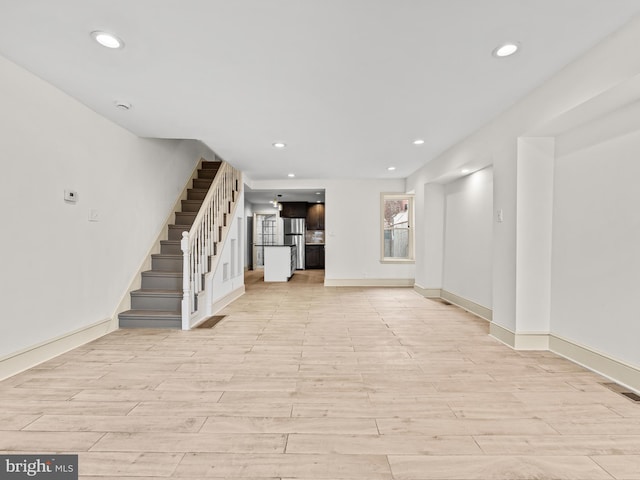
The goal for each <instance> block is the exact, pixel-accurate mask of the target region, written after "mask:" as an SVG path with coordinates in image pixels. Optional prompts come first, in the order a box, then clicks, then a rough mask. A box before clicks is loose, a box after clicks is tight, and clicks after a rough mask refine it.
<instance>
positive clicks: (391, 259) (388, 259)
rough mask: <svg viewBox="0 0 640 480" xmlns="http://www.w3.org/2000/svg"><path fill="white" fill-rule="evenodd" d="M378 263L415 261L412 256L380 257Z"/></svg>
mask: <svg viewBox="0 0 640 480" xmlns="http://www.w3.org/2000/svg"><path fill="white" fill-rule="evenodd" d="M380 263H409V264H410V263H416V261H415V260H414V259H413V258H382V259H380Z"/></svg>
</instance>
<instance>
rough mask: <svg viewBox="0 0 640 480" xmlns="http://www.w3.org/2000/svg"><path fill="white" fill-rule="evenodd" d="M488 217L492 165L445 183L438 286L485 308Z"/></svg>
mask: <svg viewBox="0 0 640 480" xmlns="http://www.w3.org/2000/svg"><path fill="white" fill-rule="evenodd" d="M492 220H493V169H492V168H490V167H489V168H485V169H483V170H480V171H478V172H475V173H473V174H471V175H467V176H465V177H462V178H460V179H459V180H456V181H454V182H451V183H449V184H447V185H446V187H445V230H444V269H443V281H442V288H443V289H444V290H446V291H447V292H450V293H453V294H455V295H457V296H459V297H462V298H464V299H466V300H471V301H472V302H475V303H477V304H478V305H481V306H483V307H486V308H489V309H490V308H491V286H492V281H491V280H492V272H491V266H492V265H491V250H492V248H493V242H492V239H493V238H492V237H493V221H492Z"/></svg>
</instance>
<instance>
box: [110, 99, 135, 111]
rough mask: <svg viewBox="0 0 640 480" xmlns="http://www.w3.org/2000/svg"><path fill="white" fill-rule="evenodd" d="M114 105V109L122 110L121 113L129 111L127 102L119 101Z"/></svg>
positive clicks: (129, 107) (129, 106)
mask: <svg viewBox="0 0 640 480" xmlns="http://www.w3.org/2000/svg"><path fill="white" fill-rule="evenodd" d="M114 105H115V106H116V108H117V109H118V110H122V111H125V112H126V111H127V110H131V104H130V103H128V102H120V101H116V102H115V103H114Z"/></svg>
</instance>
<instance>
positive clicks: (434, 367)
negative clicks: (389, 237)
mask: <svg viewBox="0 0 640 480" xmlns="http://www.w3.org/2000/svg"><path fill="white" fill-rule="evenodd" d="M322 274H323V272H322V271H306V272H299V273H296V275H294V277H293V279H292V280H291V281H290V282H288V283H282V284H281V283H278V284H275V283H270V284H265V283H264V282H262V280H261V278H260V273H259V272H250V273H249V274H248V275H247V283H246V285H247V293H246V295H244V296H243V297H242V298H240V299H239V300H237V301H236V302H234V303H233V304H232V305H230V306H229V307H227V308H226V309H225V310H224V311H223V312H222V313H223V314H225V315H226V318H225V319H224V320H222V321H221V322H220V323H218V324H217V325H216V326H215V327H214V328H212V329H196V330H193V331H190V332H182V331H175V330H119V331H117V332H114V333H112V334H110V335H107V336H105V337H103V338H101V339H99V340H97V341H94V342H92V343H90V344H88V345H85V346H83V347H81V348H77V349H75V350H73V351H71V352H69V353H67V354H64V355H62V356H59V357H57V358H55V359H53V360H51V361H49V362H46V363H44V364H42V365H40V366H38V367H36V368H32V369H31V370H29V371H27V372H24V373H22V374H19V375H16V376H15V377H12V378H10V379H7V380H5V381H3V382H0V451H2V452H4V453H7V452H8V453H17V452H21V453H27V452H33V453H53V452H57V453H78V454H79V469H80V478H83V479H90V478H96V479H97V478H100V479H107V478H109V479H119V480H127V479H134V478H135V479H140V478H145V479H161V478H162V479H165V478H177V479H206V478H218V479H222V478H225V479H243V480H250V479H252V480H258V479H300V480H330V479H344V480H390V479H414V480H428V479H430V480H444V479H449V480H453V479H455V480H471V479H479V480H490V479H501V480H524V479H535V480H543V479H573V480H599V479H620V480H622V479H626V480H639V479H640V405H638V404H635V403H633V402H632V401H630V400H628V399H626V398H624V397H622V396H620V395H619V394H616V393H614V392H612V391H611V390H609V389H608V388H605V387H604V386H602V385H601V382H605V381H606V380H604V379H603V378H601V377H599V376H598V375H595V374H593V373H590V372H588V371H586V370H584V369H583V368H581V367H579V366H577V365H575V364H573V363H571V362H569V361H567V360H564V359H562V358H559V357H558V356H556V355H553V354H551V353H548V352H516V351H513V350H511V349H509V348H508V347H506V346H504V345H502V344H501V343H499V342H498V341H496V340H495V339H493V338H491V337H489V336H488V324H487V323H486V322H485V321H483V320H480V319H478V318H476V317H474V316H473V315H471V314H468V313H466V312H464V311H463V310H461V309H459V308H456V307H454V306H449V305H445V304H443V303H440V302H437V301H432V300H427V299H425V298H422V297H421V296H419V295H418V294H417V293H415V292H414V291H413V290H412V289H407V288H325V287H323V286H322Z"/></svg>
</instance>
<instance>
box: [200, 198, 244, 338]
mask: <svg viewBox="0 0 640 480" xmlns="http://www.w3.org/2000/svg"><path fill="white" fill-rule="evenodd" d="M240 205H241V206H242V207H241V209H240V212H238V206H240ZM243 208H244V189H240V192H238V197H237V198H236V200H235V201H234V202H233V204H232V206H231V213H229V215H228V217H229V218H231V222H230V223H228V225H226V226H225V227H223V228H222V241H221V242H220V243H221V248H220V252H219V253H218V254H217V255H214V256H212V257H211V271H210V272H209V273H207V274H205V277H204V289H203V290H202V291H201V292H199V293H198V310H197V311H195V312H193V313H192V314H191V317H190V322H189V323H190V325H189V328H193V327H195V326H197V325H198V324H199V323H202V322H203V321H204V320H206V319H207V318H209V317H210V316H212V315H215V314H216V313H218V312H219V311H220V310H222V309H223V308H224V307H226V306H227V305H228V304H229V303H231V302H232V301H234V300H235V299H237V298H239V297H240V296H242V295H243V294H244V291H245V287H244V239H245V238H246V237H245V234H244V222H243V219H242V214H243V210H242V209H243ZM234 240H235V251H234V248H233V241H234ZM232 256H235V257H236V259H235V260H233V259H232ZM225 265H227V267H226V268H227V269H228V270H227V272H228V277H225ZM233 265H235V268H234V269H233V271H232V266H233Z"/></svg>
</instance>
